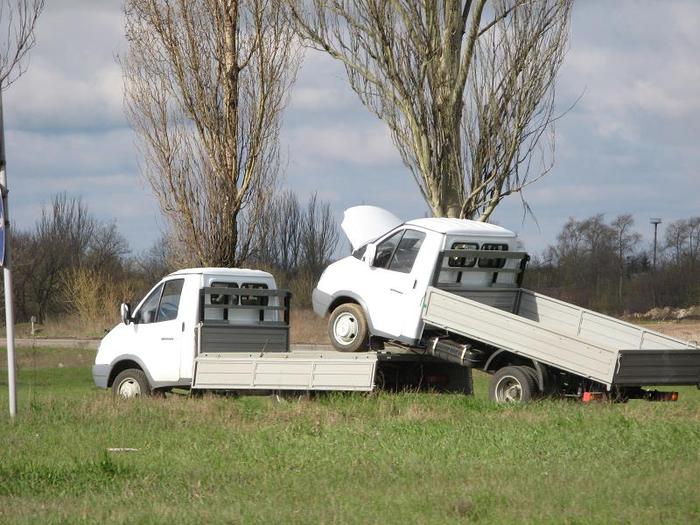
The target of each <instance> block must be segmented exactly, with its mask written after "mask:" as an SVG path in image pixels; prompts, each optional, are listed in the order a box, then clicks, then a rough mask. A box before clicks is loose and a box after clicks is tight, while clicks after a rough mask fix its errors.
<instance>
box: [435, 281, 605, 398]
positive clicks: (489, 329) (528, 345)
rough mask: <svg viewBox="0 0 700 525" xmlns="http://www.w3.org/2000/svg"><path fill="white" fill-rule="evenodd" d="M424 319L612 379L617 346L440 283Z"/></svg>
mask: <svg viewBox="0 0 700 525" xmlns="http://www.w3.org/2000/svg"><path fill="white" fill-rule="evenodd" d="M423 318H424V320H425V321H426V322H427V323H428V324H431V325H434V326H438V327H441V328H445V329H447V330H450V331H452V332H455V333H458V334H461V335H463V336H465V337H468V338H471V339H476V340H478V341H481V342H484V343H486V344H489V345H492V346H495V347H497V348H503V349H506V350H509V351H511V352H513V353H516V354H520V355H524V356H526V357H529V358H534V359H537V360H538V361H541V362H543V363H547V364H550V365H552V366H555V367H558V368H562V369H564V370H568V371H570V372H573V373H575V374H579V375H581V376H584V377H590V378H592V379H595V380H597V381H600V382H602V383H606V384H610V383H611V381H612V376H613V373H614V369H615V362H616V355H617V351H616V350H613V349H610V348H606V347H604V346H600V345H596V344H593V343H587V342H585V341H582V340H581V339H579V338H576V337H574V336H571V335H568V334H567V333H566V331H565V330H562V329H561V326H560V324H559V323H554V322H552V321H551V320H550V321H547V320H540V321H539V322H536V321H533V320H530V319H526V318H524V317H520V316H518V315H515V314H512V313H509V312H505V311H502V310H498V309H496V308H492V307H490V306H487V305H484V304H481V303H478V302H476V301H473V300H470V299H467V298H464V297H459V296H457V295H455V294H451V293H449V292H445V291H442V290H439V289H436V288H429V289H428V296H427V298H426V304H425V309H424V313H423ZM550 325H551V326H550Z"/></svg>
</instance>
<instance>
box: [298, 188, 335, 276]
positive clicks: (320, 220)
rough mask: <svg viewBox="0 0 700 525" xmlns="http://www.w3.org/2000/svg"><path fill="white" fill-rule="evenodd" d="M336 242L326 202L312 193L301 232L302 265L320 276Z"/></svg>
mask: <svg viewBox="0 0 700 525" xmlns="http://www.w3.org/2000/svg"><path fill="white" fill-rule="evenodd" d="M337 244H338V230H337V228H336V226H335V221H334V220H333V215H332V214H331V208H330V205H329V204H328V203H324V204H321V203H319V201H318V195H317V194H316V193H314V194H313V195H312V196H311V198H310V199H309V202H308V204H307V206H306V214H305V217H304V221H303V225H302V232H301V247H302V253H303V255H302V256H303V262H302V264H303V266H305V267H306V268H307V269H308V270H309V271H310V272H311V275H313V276H314V277H316V276H320V275H321V272H322V271H323V268H325V267H326V265H327V264H328V262H329V261H330V259H331V257H332V255H333V252H334V251H335V247H336V245H337Z"/></svg>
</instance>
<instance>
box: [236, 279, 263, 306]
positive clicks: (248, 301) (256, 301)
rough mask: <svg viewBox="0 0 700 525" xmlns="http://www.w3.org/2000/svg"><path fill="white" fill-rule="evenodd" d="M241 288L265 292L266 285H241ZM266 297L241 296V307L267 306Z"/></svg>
mask: <svg viewBox="0 0 700 525" xmlns="http://www.w3.org/2000/svg"><path fill="white" fill-rule="evenodd" d="M241 288H250V289H253V290H267V285H266V284H263V283H243V284H242V285H241ZM267 303H268V297H261V296H259V295H241V305H243V306H267Z"/></svg>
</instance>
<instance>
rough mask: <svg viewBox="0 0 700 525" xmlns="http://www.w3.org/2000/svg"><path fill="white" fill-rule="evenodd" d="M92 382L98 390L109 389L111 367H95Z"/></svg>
mask: <svg viewBox="0 0 700 525" xmlns="http://www.w3.org/2000/svg"><path fill="white" fill-rule="evenodd" d="M92 380H93V381H94V382H95V386H96V387H97V388H107V382H108V380H109V365H93V367H92Z"/></svg>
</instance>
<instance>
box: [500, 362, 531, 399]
mask: <svg viewBox="0 0 700 525" xmlns="http://www.w3.org/2000/svg"><path fill="white" fill-rule="evenodd" d="M528 368H529V367H524V366H506V367H504V368H501V369H500V370H499V371H498V372H496V373H495V374H494V375H493V377H492V378H491V385H490V386H489V399H491V401H495V402H496V403H526V402H528V401H530V400H532V399H533V398H534V397H535V394H536V392H537V386H536V382H535V374H533V373H531V372H530V371H529V370H528Z"/></svg>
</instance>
